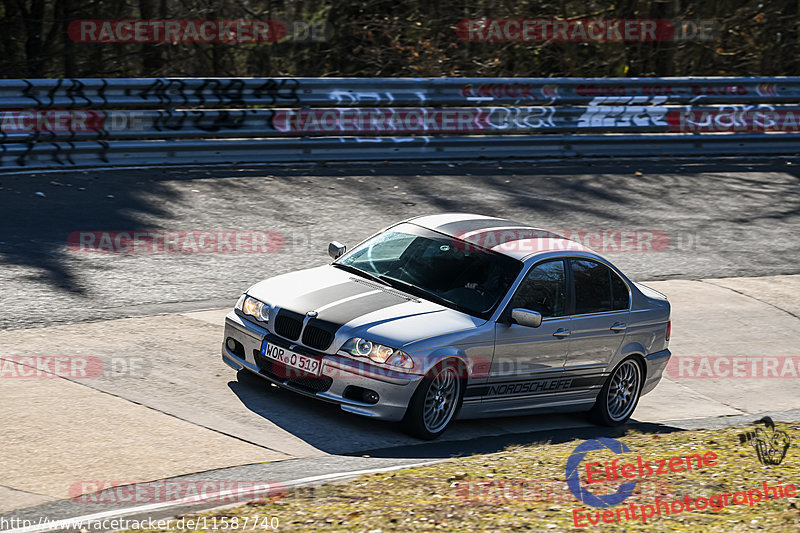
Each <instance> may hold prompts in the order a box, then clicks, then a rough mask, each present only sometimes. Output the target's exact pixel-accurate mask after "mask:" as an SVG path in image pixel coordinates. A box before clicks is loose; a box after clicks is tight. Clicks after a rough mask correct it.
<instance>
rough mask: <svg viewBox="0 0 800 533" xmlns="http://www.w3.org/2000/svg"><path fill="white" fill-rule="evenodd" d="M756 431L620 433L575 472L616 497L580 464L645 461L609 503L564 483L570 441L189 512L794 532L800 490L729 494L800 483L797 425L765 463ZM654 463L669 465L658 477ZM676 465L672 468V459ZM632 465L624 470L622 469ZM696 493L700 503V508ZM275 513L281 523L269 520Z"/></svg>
mask: <svg viewBox="0 0 800 533" xmlns="http://www.w3.org/2000/svg"><path fill="white" fill-rule="evenodd" d="M756 427H757V426H746V427H732V428H726V429H714V430H695V431H679V432H674V433H658V434H654V433H642V432H637V431H634V430H628V431H627V432H625V434H624V435H623V436H621V437H618V438H617V439H616V440H617V441H618V442H621V443H623V444H625V445H626V446H627V447H628V448H629V449H630V452H627V453H622V454H619V455H618V454H615V453H613V452H612V451H610V450H608V449H605V450H597V451H590V452H588V453H587V454H586V455H585V457H584V458H583V459H582V461H581V462H580V464H579V467H578V469H577V471H578V472H579V473H580V474H579V477H580V482H581V485H582V486H583V487H585V488H587V489H588V490H590V491H591V492H592V493H593V494H595V495H598V496H600V495H603V494H610V493H614V492H616V491H617V489H618V487H619V486H620V482H619V481H608V482H600V483H592V484H587V478H586V465H587V464H590V463H596V462H599V463H603V465H605V464H607V462H610V461H612V460H614V459H618V460H619V463H618V465H619V467H620V468H619V469H618V475H620V474H621V468H622V465H624V464H626V463H634V464H638V458H639V457H641V460H642V461H653V463H651V464H652V466H653V469H654V473H653V475H651V476H645V477H643V478H642V477H640V478H638V479H639V481H638V482H637V485H636V489H635V490H634V491H633V493H632V494H631V495H630V496H629V497H628V498H626V499H625V500H624V501H623V502H622V503H619V504H617V505H612V506H610V507H608V508H597V507H592V506H590V505H587V504H585V503H582V502H581V501H579V500H578V499H577V498H576V497H575V496H574V495H573V493H572V492H571V491H570V488H569V487H568V485H567V483H566V474H565V466H566V464H567V460H568V458H569V457H570V456H571V454H572V453H573V450H574V449H575V448H576V446H578V445H579V444H581V443H582V442H583V441H580V440H575V441H572V442H565V443H560V444H540V445H531V446H521V447H513V448H509V449H507V450H505V451H503V452H500V453H495V454H489V455H476V456H472V457H466V458H460V459H456V460H452V461H447V462H443V463H439V464H436V465H432V466H426V467H421V468H411V469H407V470H400V471H394V472H390V473H381V474H371V475H365V476H361V477H360V478H358V479H356V480H354V481H351V482H347V483H341V484H334V485H326V486H322V487H307V488H299V489H295V490H292V491H289V492H287V493H286V494H285V495H284V496H283V497H281V498H280V499H278V500H276V501H263V500H262V501H257V502H253V503H250V504H247V505H242V506H239V507H232V508H227V509H224V510H222V511H215V512H210V513H205V514H199V515H192V517H205V519H206V524H212V523H216V524H218V525H219V524H221V523H223V522H225V523H228V524H230V526H229V528H231V529H234V527H233V524H234V521H235V523H236V524H237V526H238V527H235V529H255V530H270V527H269V524H272V525H274V524H276V523H277V524H279V530H282V531H318V530H325V531H367V532H373V533H377V532H379V531H381V532H385V531H397V530H403V531H586V530H588V529H590V528H597V527H601V528H603V529H605V530H606V531H622V530H624V531H709V532H717V531H719V532H731V531H733V532H736V531H754V530H767V531H771V532H772V531H787V532H788V531H792V532H794V531H800V510H799V509H798V506H800V494H795V495H794V496H793V497H783V498H772V494H771V493H770V495H769V497H767V498H764V497H763V496H762V499H761V501H753V500H755V498H756V494H755V492H751V493H750V502H752V505H750V504H749V502H748V501H745V502H744V503H734V502H735V501H737V500H739V501H741V500H742V496H737V493H739V494H746V493H747V491H748V490H750V491H753V490H759V491H760V492H764V491H763V488H764V486H763V483H765V482H766V483H767V486H768V487H776V486H778V485H779V484H780V486H781V487H786V486H787V484H794V485H800V456H799V454H798V452H797V443H798V442H800V424H798V423H795V424H782V423H778V424H776V427H775V429H776V430H781V431H784V432H785V433H786V434H787V435H788V436H789V437H790V439H791V445H790V446H789V448H788V451H787V453H786V455H785V457H784V459H783V461H782V462H781V463H780V464H777V465H774V464H773V465H763V464H761V463H760V462H759V460H758V457H757V454H756V450H755V447H754V446H753V444H752V441H751V442H750V443H748V442H745V443H741V442H740V441H741V438H740V436H741V435H746V434H748V433H750V432H752V431H753V430H754V429H755V428H756ZM758 427H762V428H763V427H764V426H763V425H761V426H758ZM760 436H761V437H765V436H766V437H771V436H772V432H771V431H769V430H768V429H767V430H766V431H765V433H761V434H760ZM778 447H779V448H780V443H778ZM707 452H712V454H711V455H707V456H705V457H706V458H710V457H713V455H716V459H715V460H712V461H711V462H712V463H713V464H706V465H705V466H702V467H701V468H698V466H697V459H690V462H691V464H692V467H693V468H692V469H691V470H687V469H686V459H685V457H686V456H691V455H700V456H703V455H704V454H706V453H707ZM673 457H684V459H683V462H682V464H683V470H682V471H670V470H669V464H670V463H669V462H668V461H669V459H670V458H673ZM661 459H663V460H665V463H664V465H665V467H664V468H663V469H662V470H664V471H663V472H662V473H661V474H660V475H658V474H657V471H658V466H657V465H658V460H661ZM673 464H674V465H675V466H674V467H673V470H677V469H678V466H677V464H678V460H675V463H673ZM592 468H593V469H594V470H597V468H598V467H597V466H596V465H595V466H593V467H592ZM600 468H602V466H601V467H600ZM637 471H638V470H637ZM632 472H633V470H631V469H628V470H627V471H626V473H628V475H631V474H632ZM637 475H638V474H637ZM594 477H597V476H596V475H595V476H594ZM625 481H628V482H630V481H632V480H625ZM798 490H800V487H799V488H798ZM790 492H791V491H790ZM724 494H728V497H727V499H726V498H725V497H724V496H723V495H724ZM776 496H777V495H776ZM687 498H688V499H689V500H690V501H691V502H692V503H691V504H690V505H691V509H692V510H690V511H689V510H686V506H685V502H686V501H687ZM698 498H699V499H698ZM584 499H585V498H584ZM656 499H658V501H659V502H666V504H670V505H671V504H672V502H675V501H678V500H680V501H681V502H683V504H684V505H683V507H684V510H683V511H682V512H677V513H676V512H674V510H675V509H677V508H678V506H677V505H676V506H675V507H674V508H671V509H670V511H669V514H667V513H666V510H665V507H664V506H663V505H662V506H660V507H658V509H659V510H660V513H659V514H654V516H652V517H649V518H648V519H647V521H646V522H645V521H643V519H642V516H641V515H642V513H643V512H645V513H649V510H646V507H643V506H646V505H652V506H654V504H655V502H656ZM703 500H705V502H706V504H707V506H706V507H705V508H704V509H702V510H697V509H696V508H695V507H696V506H699V505H702V501H703ZM714 502H716V503H714ZM723 503H728V505H727V506H724V505H722V504H723ZM712 507H719V510H713V509H712ZM623 508H625V509H627V510H628V512H627V513H625V512H624V510H623ZM655 508H656V507H655V506H654V507H653V509H654V510H655ZM634 510H635V511H637V512H635V513H634ZM604 512H605V513H606V514H605V515H603V513H604ZM575 513H578V516H577V517H576V514H575ZM586 513H588V516H587V515H586ZM609 513H610V514H609ZM626 517H627V519H626ZM273 518H277V521H276V520H272V521H271V522H270V520H269V519H273ZM608 518H611V520H608ZM214 519H216V520H214ZM594 521H596V522H597V523H596V524H595V523H593V522H594ZM576 523H577V524H579V525H580V526H581V527H576ZM245 524H246V526H245ZM218 529H220V528H218ZM201 530H202V529H201ZM209 530H210V528H209Z"/></svg>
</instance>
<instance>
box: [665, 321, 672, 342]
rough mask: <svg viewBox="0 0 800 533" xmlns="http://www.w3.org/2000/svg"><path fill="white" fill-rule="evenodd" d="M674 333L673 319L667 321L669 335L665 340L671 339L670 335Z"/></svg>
mask: <svg viewBox="0 0 800 533" xmlns="http://www.w3.org/2000/svg"><path fill="white" fill-rule="evenodd" d="M671 334H672V320H668V321H667V336H666V338H665V339H664V340H669V336H670V335H671Z"/></svg>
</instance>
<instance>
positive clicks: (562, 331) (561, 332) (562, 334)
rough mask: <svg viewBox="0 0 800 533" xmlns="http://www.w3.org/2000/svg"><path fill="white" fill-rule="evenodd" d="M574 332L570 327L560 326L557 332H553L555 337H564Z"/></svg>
mask: <svg viewBox="0 0 800 533" xmlns="http://www.w3.org/2000/svg"><path fill="white" fill-rule="evenodd" d="M570 333H572V332H571V331H570V330H568V329H564V328H558V329H557V330H556V332H555V333H553V337H558V338H559V339H563V338H564V337H569V334H570Z"/></svg>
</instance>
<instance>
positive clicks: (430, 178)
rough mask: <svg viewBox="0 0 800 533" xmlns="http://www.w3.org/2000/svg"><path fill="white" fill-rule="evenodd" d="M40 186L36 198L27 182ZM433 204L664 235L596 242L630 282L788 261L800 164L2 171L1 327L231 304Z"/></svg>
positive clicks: (798, 203) (794, 262)
mask: <svg viewBox="0 0 800 533" xmlns="http://www.w3.org/2000/svg"><path fill="white" fill-rule="evenodd" d="M37 193H42V194H37ZM443 211H468V212H474V213H482V214H487V215H495V216H502V217H507V218H511V219H515V220H519V221H523V222H527V223H530V224H532V225H534V226H537V227H544V228H550V229H559V230H584V231H585V230H610V231H616V230H631V229H645V230H656V231H663V232H665V233H666V234H667V235H669V239H670V243H669V246H668V247H667V249H666V250H665V251H661V252H657V253H631V252H625V253H615V252H613V250H611V251H609V250H601V251H602V252H603V254H604V255H606V256H607V257H608V258H610V259H611V260H612V261H613V262H615V263H616V264H617V265H618V266H619V267H620V268H622V270H623V271H624V272H626V273H627V274H628V275H629V276H630V277H631V278H633V279H635V280H659V279H698V278H716V277H732V276H764V275H774V274H792V273H798V272H800V265H799V264H798V249H800V247H798V245H797V235H798V231H797V230H798V228H800V160H797V159H787V158H772V159H763V160H754V159H706V160H688V159H687V160H677V161H648V160H608V159H605V160H595V161H586V160H582V161H566V162H542V161H531V162H525V161H518V162H508V161H505V162H489V161H487V162H467V163H463V164H457V163H374V164H372V163H370V164H355V163H354V164H330V165H311V164H309V165H282V166H266V165H264V166H254V165H245V166H239V167H236V166H233V167H230V166H229V167H203V168H177V167H176V168H170V167H160V168H158V167H157V168H151V169H128V170H125V169H122V170H85V171H80V170H79V171H75V170H68V171H67V170H65V171H63V172H34V173H32V174H30V173H29V174H24V173H9V174H0V264H2V269H0V293H1V294H3V295H4V297H3V304H2V307H1V308H0V328H2V329H16V328H29V327H43V326H49V325H54V324H65V323H75V322H83V321H97V320H107V319H113V318H122V317H129V316H144V315H153V314H159V313H171V312H183V311H192V310H198V309H204V308H220V307H226V306H229V305H232V304H233V302H234V301H235V300H236V298H237V297H238V295H239V294H241V292H242V291H243V290H244V289H246V288H247V287H248V286H249V285H251V284H252V283H254V282H256V281H258V280H260V279H262V278H265V277H269V276H272V275H276V274H280V273H284V272H288V271H291V270H296V269H300V268H305V267H311V266H316V265H319V264H322V263H324V262H326V261H328V257H327V255H326V249H327V243H328V242H329V241H330V240H333V239H336V240H339V241H342V242H343V243H345V244H348V245H353V244H355V243H357V242H359V241H360V240H362V239H363V238H365V237H367V236H369V235H370V234H372V233H373V232H375V231H377V230H379V229H381V228H382V227H384V226H387V225H389V224H391V223H393V222H396V221H398V220H401V219H404V218H407V217H411V216H415V215H422V214H430V213H438V212H443ZM92 230H93V231H120V230H124V231H135V230H138V231H148V230H149V231H154V230H163V231H218V230H241V231H274V232H279V233H280V235H281V238H282V239H283V242H284V244H283V246H282V247H281V249H280V250H279V251H277V252H274V253H268V254H258V253H256V254H253V253H244V254H241V253H239V254H231V253H162V254H145V253H137V254H126V253H77V252H75V251H72V250H70V249H68V248H67V246H66V242H67V237H68V235H69V234H70V233H71V232H75V231H92Z"/></svg>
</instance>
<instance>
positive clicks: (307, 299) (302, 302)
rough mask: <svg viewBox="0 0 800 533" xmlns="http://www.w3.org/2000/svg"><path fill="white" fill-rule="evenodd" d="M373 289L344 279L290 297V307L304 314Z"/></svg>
mask: <svg viewBox="0 0 800 533" xmlns="http://www.w3.org/2000/svg"><path fill="white" fill-rule="evenodd" d="M374 290H375V289H374V288H372V287H368V286H366V285H361V284H360V283H354V282H352V281H346V282H344V283H339V284H338V285H333V286H331V287H325V288H324V289H318V290H316V291H311V292H309V293H307V294H301V295H299V296H297V297H296V298H293V299H292V305H291V307H292V309H295V310H296V311H298V312H301V313H303V314H305V313H306V311H314V310H316V309H317V308H318V307H322V306H324V305H328V304H331V303H333V302H338V301H339V300H344V299H345V298H350V297H352V296H356V295H359V294H364V293H367V292H370V291H374Z"/></svg>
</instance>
